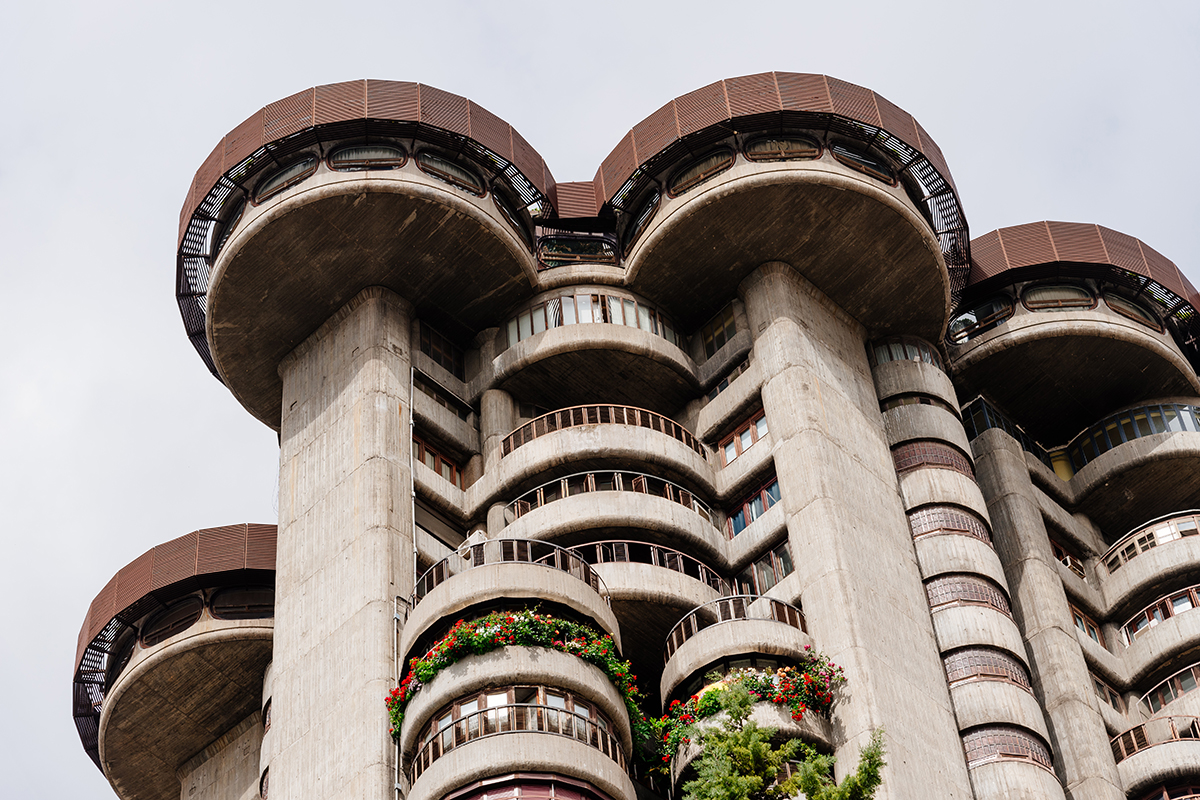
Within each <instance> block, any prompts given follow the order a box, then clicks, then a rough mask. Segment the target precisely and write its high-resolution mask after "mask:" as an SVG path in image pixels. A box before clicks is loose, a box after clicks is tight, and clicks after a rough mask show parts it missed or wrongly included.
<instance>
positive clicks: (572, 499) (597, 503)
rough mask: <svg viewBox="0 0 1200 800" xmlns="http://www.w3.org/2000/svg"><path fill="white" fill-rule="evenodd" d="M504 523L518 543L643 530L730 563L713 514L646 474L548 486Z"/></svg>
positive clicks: (522, 500) (581, 475)
mask: <svg viewBox="0 0 1200 800" xmlns="http://www.w3.org/2000/svg"><path fill="white" fill-rule="evenodd" d="M547 506H553V507H552V508H549V509H547ZM504 519H505V523H506V527H505V529H504V530H505V535H507V536H513V537H515V538H529V539H547V540H549V539H562V540H571V539H574V538H577V537H578V536H580V535H583V534H585V533H587V532H589V531H598V530H599V531H616V530H638V531H639V532H642V533H644V535H646V536H647V537H648V538H661V539H662V540H664V541H671V542H683V543H686V544H687V545H688V549H691V550H697V549H698V550H699V551H701V552H704V553H706V554H707V555H709V556H711V557H713V558H718V559H719V558H723V557H724V539H725V538H726V534H725V531H724V529H723V528H722V527H721V526H720V522H719V520H718V517H717V515H716V514H715V513H714V512H713V510H712V509H711V508H709V507H708V506H707V505H705V504H704V503H703V502H701V501H700V499H699V498H697V497H696V496H695V495H694V494H692V492H690V491H688V490H687V489H685V488H683V487H682V486H680V485H678V484H676V483H672V482H671V481H668V480H664V479H662V478H659V477H657V476H654V475H648V474H646V473H643V472H631V471H626V470H597V471H594V472H577V473H574V474H572V475H567V476H565V477H563V478H557V479H555V480H553V481H548V482H546V483H544V484H542V485H541V486H539V487H537V488H536V489H532V490H530V491H528V492H526V493H525V494H524V495H522V496H521V497H519V498H517V499H516V500H514V501H513V502H511V503H509V504H508V506H507V507H506V508H505V509H504Z"/></svg>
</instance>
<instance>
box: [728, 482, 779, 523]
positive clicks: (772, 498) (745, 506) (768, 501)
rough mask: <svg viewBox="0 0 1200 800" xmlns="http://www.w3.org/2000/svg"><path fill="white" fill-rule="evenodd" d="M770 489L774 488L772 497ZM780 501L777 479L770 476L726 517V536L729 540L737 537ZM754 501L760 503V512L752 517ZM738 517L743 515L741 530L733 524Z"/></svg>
mask: <svg viewBox="0 0 1200 800" xmlns="http://www.w3.org/2000/svg"><path fill="white" fill-rule="evenodd" d="M771 487H774V488H775V492H774V495H772V493H771V491H770V489H771ZM782 499H783V496H782V494H780V491H779V477H778V476H776V475H774V474H772V475H771V477H770V478H768V479H767V481H766V482H764V483H763V484H762V485H761V486H759V487H758V489H756V490H755V491H753V492H751V493H750V494H749V495H747V496H746V498H745V499H744V500H742V502H740V503H738V504H737V510H736V511H734V512H733V513H731V514H730V515H729V516H728V518H727V519H726V522H725V532H726V535H727V536H728V537H729V538H730V539H732V538H734V537H735V536H737V535H738V534H740V533H742V532H743V531H745V530H746V529H747V528H749V527H750V526H751V525H753V524H754V523H755V522H756V521H757V520H759V519H760V518H761V517H762V516H763V514H766V513H767V512H768V511H770V510H771V509H772V508H774V506H775V504H776V503H778V502H779V501H780V500H782ZM755 500H759V501H761V503H762V511H759V512H757V513H754V514H753V516H751V513H752V512H753V509H754V501H755ZM739 515H743V518H744V519H745V522H744V523H743V524H742V527H741V528H737V527H736V525H735V523H734V520H735V519H736V518H737V517H738V516H739Z"/></svg>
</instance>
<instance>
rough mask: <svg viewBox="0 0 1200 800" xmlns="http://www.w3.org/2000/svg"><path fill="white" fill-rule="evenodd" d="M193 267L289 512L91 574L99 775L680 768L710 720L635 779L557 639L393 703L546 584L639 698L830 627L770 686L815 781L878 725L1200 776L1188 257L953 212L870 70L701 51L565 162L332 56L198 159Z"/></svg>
mask: <svg viewBox="0 0 1200 800" xmlns="http://www.w3.org/2000/svg"><path fill="white" fill-rule="evenodd" d="M177 267H178V273H177V274H178V283H177V294H178V299H179V304H180V309H181V311H182V313H183V318H184V323H185V326H186V329H187V333H188V335H189V336H190V338H191V340H192V342H193V344H194V345H195V347H196V349H197V351H198V352H199V354H200V356H201V357H202V358H203V360H204V361H205V363H206V364H207V365H208V367H209V368H210V369H211V370H212V372H213V373H214V375H216V377H217V378H218V379H220V380H221V381H222V382H223V383H224V384H225V385H226V386H227V387H228V388H229V390H230V392H231V393H232V394H233V395H234V397H235V398H236V399H237V400H238V401H239V402H240V403H241V404H242V405H243V406H244V407H245V408H246V410H247V411H249V412H250V413H251V414H253V415H254V416H255V417H257V418H258V419H259V420H261V421H262V422H263V423H264V424H266V425H268V426H270V427H271V428H272V429H274V430H277V431H278V432H279V439H280V473H279V487H280V497H279V521H278V527H277V529H276V528H275V527H274V526H264V525H238V526H231V527H228V528H217V529H207V530H201V531H197V532H194V533H191V534H188V535H186V536H183V537H181V538H179V539H175V540H173V541H170V542H167V543H166V544H163V545H160V546H159V547H156V548H155V549H153V550H151V551H150V552H148V553H146V554H144V555H143V556H141V557H140V558H138V559H137V560H135V561H134V562H132V563H131V564H130V565H129V566H128V567H126V568H125V569H123V570H122V571H121V572H119V573H118V574H117V575H116V576H115V577H114V578H113V580H112V581H111V582H110V583H109V584H108V585H107V586H106V587H105V588H104V589H103V590H102V592H101V593H100V595H99V596H98V597H97V598H96V601H95V602H94V603H93V605H92V608H91V609H90V611H89V612H88V616H87V619H86V620H85V623H84V627H83V630H82V631H81V633H80V641H79V654H78V658H77V664H76V666H77V669H76V679H75V687H74V688H75V694H74V697H75V716H76V721H77V724H78V726H79V730H80V735H81V738H82V739H83V742H84V746H85V749H87V750H88V752H89V754H90V755H91V756H92V758H93V759H94V760H95V761H96V763H97V765H98V766H99V767H100V768H101V769H102V770H103V771H104V773H105V775H106V776H107V777H108V779H109V780H110V782H111V783H112V785H113V788H114V790H115V791H116V792H117V794H118V796H120V797H121V798H122V799H123V800H174V798H176V797H179V798H181V800H209V798H212V799H213V800H217V799H218V798H219V799H220V800H225V799H226V798H239V799H245V798H253V797H259V796H261V797H262V798H265V799H266V798H287V800H326V799H327V798H363V799H364V800H397V798H406V799H408V800H446V799H448V798H456V799H457V798H461V799H462V800H468V799H469V798H470V799H473V798H477V797H485V796H489V797H493V798H495V797H531V798H532V797H539V798H549V797H561V798H571V800H583V798H587V799H588V800H638V799H639V798H640V800H651V799H652V798H655V797H666V796H677V795H678V793H679V787H680V785H681V783H682V782H684V781H686V780H687V779H688V776H689V775H691V774H692V771H693V770H694V767H693V766H692V765H691V763H690V762H691V759H692V758H693V757H694V755H695V751H694V750H688V751H686V752H684V751H681V752H680V753H678V754H677V755H676V757H675V759H674V761H673V763H672V765H671V774H670V776H669V777H668V778H666V779H659V780H652V779H650V778H649V777H648V776H647V775H646V773H645V770H644V769H643V768H642V767H641V766H640V765H639V761H638V758H637V753H636V749H637V747H638V743H637V742H635V741H634V736H633V733H632V726H631V721H630V719H629V717H628V714H627V711H626V707H625V705H624V703H623V701H622V698H621V697H620V695H619V693H618V692H617V690H616V689H615V688H614V687H613V685H612V684H611V683H610V682H609V681H608V679H607V678H606V677H605V676H604V674H603V673H602V672H601V671H600V670H599V669H597V668H596V667H594V666H591V665H590V664H587V663H585V662H583V661H581V660H580V659H578V658H575V657H573V656H571V655H567V654H565V653H560V652H556V651H552V650H546V649H542V648H530V647H504V648H501V649H498V650H494V651H492V652H489V653H487V654H484V655H475V656H471V657H469V658H466V659H464V660H462V661H460V662H458V663H457V664H455V665H453V666H452V667H449V668H448V669H446V670H444V671H443V672H441V673H440V674H438V675H437V677H436V678H434V679H432V680H431V681H429V682H428V683H427V684H425V685H424V686H423V687H422V688H421V690H420V691H419V692H418V693H417V694H416V696H415V697H414V699H413V700H412V701H411V703H410V704H409V706H408V708H407V710H406V717H405V721H404V724H403V726H402V728H401V729H400V731H399V733H398V742H397V743H393V741H392V738H391V737H390V736H389V735H388V721H387V714H386V711H385V708H384V703H383V699H384V697H385V695H386V694H387V693H388V691H389V690H391V689H392V688H393V687H395V686H396V685H397V684H398V683H399V681H401V680H402V679H403V678H404V677H405V666H404V665H406V664H407V663H408V660H409V658H410V657H412V656H418V655H421V654H423V653H425V652H426V651H427V650H428V649H429V647H430V645H431V644H432V643H434V642H435V641H437V640H438V639H439V638H440V637H442V636H444V635H445V634H446V633H447V631H448V630H449V629H450V627H451V626H452V625H453V624H454V623H455V621H457V620H460V619H465V620H470V619H473V618H478V617H480V616H482V615H483V614H485V613H486V612H488V611H491V610H509V611H513V610H518V609H522V608H528V607H534V606H536V607H538V608H540V609H541V610H542V611H544V612H548V613H553V614H555V615H558V616H561V617H565V618H568V619H571V620H575V621H578V622H583V623H586V624H588V625H590V626H592V627H593V628H594V629H596V630H598V631H602V632H605V633H608V634H610V635H611V636H612V637H613V639H614V641H615V643H616V644H617V646H618V647H619V648H620V650H621V653H622V656H623V657H625V658H628V659H630V660H632V662H633V664H634V669H635V671H636V672H637V674H638V675H639V676H640V677H639V684H640V685H641V686H642V687H643V689H644V690H645V691H646V692H647V694H649V695H650V698H649V700H650V704H651V706H652V707H651V708H650V709H648V710H649V711H650V712H651V713H657V712H658V711H659V708H660V707H662V706H665V705H667V704H668V703H669V702H670V701H671V700H672V699H673V698H678V697H687V696H688V695H690V694H691V693H692V692H693V691H694V690H695V687H696V686H698V685H699V684H700V683H701V682H702V681H703V679H704V676H705V675H706V674H708V673H710V672H711V671H713V670H717V671H721V672H727V671H729V670H731V669H735V668H737V667H740V666H757V667H778V666H782V665H788V664H791V663H795V662H797V661H799V660H802V659H803V658H805V653H806V649H807V648H809V647H815V648H818V649H819V650H821V651H823V652H824V653H826V654H828V655H829V656H830V657H831V658H832V659H833V660H834V661H835V662H837V663H838V664H840V665H842V666H843V667H844V669H845V673H846V676H847V679H848V682H847V684H846V687H845V690H844V692H842V693H841V694H840V695H839V697H838V698H837V700H836V702H835V703H834V705H833V708H832V710H831V711H830V712H829V713H828V714H827V715H817V714H810V715H809V716H807V717H806V718H805V719H804V720H803V721H802V722H800V723H795V722H792V721H791V720H790V719H789V718H788V717H787V715H782V716H779V715H776V716H778V719H776V718H775V717H772V716H771V715H772V714H773V713H774V712H775V709H774V707H770V705H769V704H764V707H763V708H760V709H759V712H761V714H762V715H763V716H764V718H766V719H768V720H771V721H772V722H773V724H775V725H776V726H777V727H779V728H780V735H783V736H792V737H800V738H803V739H805V740H806V741H808V742H810V743H812V744H814V745H815V746H816V747H817V748H818V749H820V750H823V751H825V752H831V753H834V754H836V755H837V756H838V758H839V766H838V769H839V773H838V774H839V776H840V775H841V774H842V773H843V772H845V771H846V770H848V769H851V768H852V767H853V765H854V763H855V761H856V759H857V756H858V753H859V751H860V750H861V748H862V747H863V746H864V745H865V743H866V742H867V740H868V738H869V737H870V734H871V731H872V730H873V729H875V728H878V727H881V726H882V727H883V728H884V729H885V731H886V744H887V753H888V755H887V760H888V765H887V767H886V769H885V772H884V784H883V787H882V789H881V790H880V791H879V793H878V795H877V796H878V797H879V798H881V799H882V798H891V799H898V798H928V797H936V798H962V799H963V800H967V798H976V800H992V799H996V800H999V798H1055V799H1061V798H1066V797H1070V798H1073V799H1074V800H1082V799H1083V798H1089V800H1090V799H1091V798H1112V799H1113V800H1117V798H1126V797H1128V798H1134V799H1135V800H1138V799H1140V798H1147V799H1148V798H1167V797H1170V798H1179V797H1193V796H1200V788H1196V787H1200V728H1198V727H1197V719H1198V717H1200V692H1195V691H1194V690H1195V688H1196V686H1197V681H1198V679H1200V655H1197V653H1198V652H1200V614H1195V615H1191V614H1189V613H1187V612H1188V611H1190V610H1191V609H1193V608H1194V607H1196V606H1200V536H1193V534H1196V533H1197V532H1198V530H1200V529H1198V528H1197V522H1198V521H1200V515H1198V514H1197V512H1194V511H1189V509H1193V508H1194V507H1196V506H1200V480H1198V479H1197V476H1196V466H1197V464H1198V463H1200V380H1198V378H1197V373H1196V366H1197V364H1200V349H1198V348H1197V344H1196V336H1197V333H1200V317H1198V315H1197V313H1196V311H1197V308H1198V307H1200V295H1198V294H1197V292H1196V290H1195V289H1194V288H1193V287H1192V286H1191V284H1189V283H1188V282H1187V280H1186V279H1185V278H1184V277H1183V275H1182V273H1180V271H1179V270H1178V269H1177V268H1176V267H1175V266H1174V265H1173V264H1171V262H1170V261H1168V260H1167V259H1166V258H1164V257H1163V256H1161V255H1159V254H1158V253H1157V252H1155V251H1154V250H1152V249H1151V248H1150V247H1149V246H1147V245H1145V244H1143V243H1141V242H1139V241H1138V240H1137V239H1134V238H1132V237H1130V236H1127V235H1124V234H1120V233H1117V232H1115V231H1111V230H1109V229H1106V228H1101V227H1098V226H1095V225H1079V224H1069V223H1056V222H1039V223H1035V224H1031V225H1025V226H1019V227H1016V228H1006V229H1003V230H1000V231H996V232H993V233H990V234H987V235H986V236H984V237H981V238H979V239H977V240H975V241H974V242H970V241H969V235H968V230H967V224H966V219H965V217H964V215H963V212H962V205H961V203H960V201H959V197H958V194H957V190H956V188H955V185H954V181H953V178H952V177H951V174H950V171H949V168H948V166H947V165H946V163H945V161H944V159H943V158H942V155H941V151H940V150H939V148H938V146H937V145H936V144H935V143H934V141H933V140H932V139H931V138H930V137H929V135H928V134H927V133H926V132H925V130H924V128H922V127H921V125H920V124H919V123H918V122H917V121H916V120H915V119H913V117H911V116H910V115H909V114H907V113H906V112H904V111H903V110H901V109H900V108H898V107H897V106H895V105H893V104H892V103H890V102H888V101H887V100H885V99H884V98H882V97H880V96H879V95H877V94H875V93H873V92H871V91H870V90H868V89H864V88H862V87H859V86H855V85H852V84H848V83H845V82H843V81H839V80H836V79H834V78H829V77H825V76H821V75H803V74H793V73H765V74H761V75H751V76H744V77H740V78H733V79H729V80H725V81H719V82H717V83H714V84H711V85H709V86H706V87H704V88H702V89H698V90H696V91H695V92H692V93H690V94H687V95H684V96H683V97H679V98H676V99H675V100H672V101H670V102H668V103H667V104H666V105H664V106H663V107H662V108H661V109H659V110H658V111H656V112H655V113H654V114H652V115H651V116H650V117H649V118H647V119H646V120H644V121H642V122H641V123H639V124H638V125H636V126H635V127H634V128H633V129H632V130H631V131H630V132H629V134H627V135H626V136H625V137H624V138H623V139H622V140H621V142H620V143H619V144H618V145H617V147H616V149H614V150H613V151H612V153H611V154H610V155H609V156H608V157H607V158H606V159H605V160H604V161H603V163H602V164H601V165H600V167H599V169H598V171H597V172H596V175H595V177H594V178H593V179H592V180H591V181H583V182H575V183H557V182H556V181H555V180H554V178H553V177H552V176H551V174H550V171H549V168H548V167H547V166H546V164H545V163H544V162H543V160H542V159H541V157H540V156H538V155H537V153H536V152H535V151H534V150H533V148H532V147H530V145H529V144H528V143H527V142H526V140H525V139H524V138H522V136H521V135H520V134H519V133H517V132H516V131H515V130H513V129H512V127H511V126H509V125H508V124H507V123H505V122H503V121H502V120H500V119H499V118H498V117H496V116H494V115H493V114H491V113H489V112H488V111H486V110H484V109H482V108H480V107H479V106H478V105H476V104H474V103H472V102H471V101H469V100H467V99H465V98H462V97H459V96H456V95H452V94H449V93H447V92H444V91H440V90H438V89H434V88H432V87H428V86H423V85H419V84H414V83H397V82H389V81H355V82H350V83H342V84H334V85H328V86H318V87H316V88H314V89H310V90H307V91H303V92H300V93H298V94H296V95H293V96H291V97H288V98H285V99H283V100H280V101H278V102H276V103H273V104H271V105H269V106H266V107H265V108H263V109H261V110H260V111H257V112H255V113H254V114H253V115H251V116H250V117H249V118H248V119H247V120H246V121H245V122H243V123H242V124H241V125H239V126H237V127H236V128H235V129H233V131H231V132H230V133H229V134H228V135H227V136H226V137H225V138H224V139H223V140H222V141H221V142H220V143H219V144H218V145H217V147H216V148H215V149H214V150H213V152H212V153H211V155H209V157H208V158H207V159H206V160H205V161H204V163H203V164H202V165H201V167H200V169H199V171H198V172H197V173H196V178H195V180H194V182H193V184H192V186H191V189H190V191H189V193H188V195H187V199H186V201H185V203H184V207H183V211H182V214H181V217H180V227H179V251H178V262H177ZM1130 531H1132V532H1130ZM1131 615H1132V616H1131ZM562 719H570V720H572V723H571V724H569V725H567V726H566V727H564V725H563V723H562V722H561V720H562Z"/></svg>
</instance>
